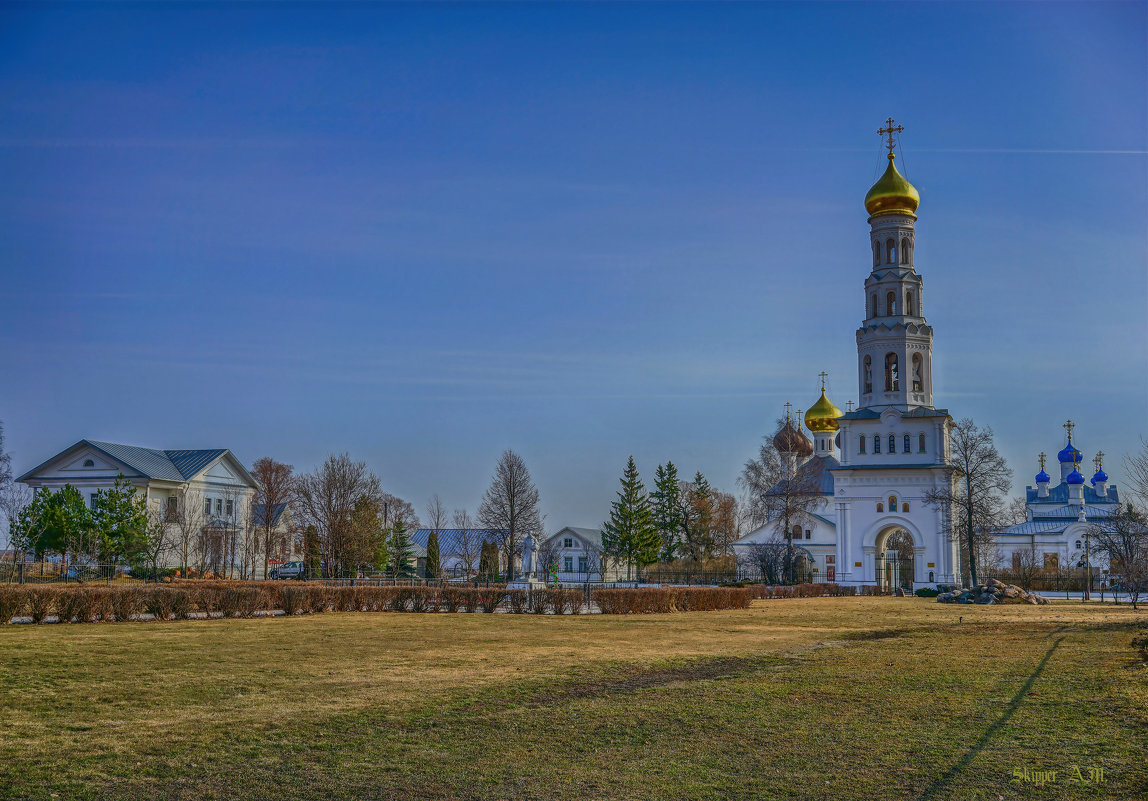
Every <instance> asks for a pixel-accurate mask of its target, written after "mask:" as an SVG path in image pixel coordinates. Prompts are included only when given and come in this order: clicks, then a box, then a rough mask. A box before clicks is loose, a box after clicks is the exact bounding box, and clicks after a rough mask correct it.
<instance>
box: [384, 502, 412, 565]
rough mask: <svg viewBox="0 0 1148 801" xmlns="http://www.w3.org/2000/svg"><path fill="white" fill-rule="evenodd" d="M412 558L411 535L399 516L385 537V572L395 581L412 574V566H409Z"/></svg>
mask: <svg viewBox="0 0 1148 801" xmlns="http://www.w3.org/2000/svg"><path fill="white" fill-rule="evenodd" d="M413 556H414V552H413V550H412V547H411V535H410V532H409V531H407V524H406V520H405V519H404V518H403V516H401V515H400V516H399V517H398V518H397V519H396V520H395V522H394V523H393V524H392V525H391V530H390V532H389V533H388V536H387V570H388V572H390V574H391V578H394V579H397V578H402V577H404V576H410V575H411V574H413V573H414V566H413V565H412V564H411V561H412V558H413Z"/></svg>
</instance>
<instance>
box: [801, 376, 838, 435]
mask: <svg viewBox="0 0 1148 801" xmlns="http://www.w3.org/2000/svg"><path fill="white" fill-rule="evenodd" d="M843 414H844V412H843V411H841V410H840V409H838V408H837V407H836V406H834V405H833V401H831V400H829V398H827V397H826V396H825V389H824V387H823V388H822V389H821V397H820V398H818V399H817V403H815V404H813V405H812V406H810V407H809V411H808V412H806V413H805V426H806V427H807V428H808V429H809V430H810V431H836V430H837V429H838V428H840V427H841V426H840V424H839V423H838V422H837V418H838V417H840V416H841V415H843Z"/></svg>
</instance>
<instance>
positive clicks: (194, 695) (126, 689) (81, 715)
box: [0, 598, 1148, 801]
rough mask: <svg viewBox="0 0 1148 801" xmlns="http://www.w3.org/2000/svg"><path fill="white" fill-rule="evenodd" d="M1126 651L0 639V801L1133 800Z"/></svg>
mask: <svg viewBox="0 0 1148 801" xmlns="http://www.w3.org/2000/svg"><path fill="white" fill-rule="evenodd" d="M1143 628H1148V613H1145V612H1140V613H1139V614H1134V613H1133V612H1132V610H1131V609H1130V608H1129V607H1128V606H1120V607H1113V606H1111V605H1108V606H1103V607H1101V606H1090V607H1087V608H1085V607H1083V606H1082V605H1081V604H1079V603H1067V602H1058V603H1054V604H1052V605H1049V606H1045V607H1032V606H1008V607H969V606H947V605H941V604H936V603H933V602H931V601H928V600H924V599H917V598H903V599H896V598H819V599H796V600H779V601H765V602H760V601H759V602H755V603H754V605H753V607H752V608H751V609H749V610H740V611H730V612H704V613H690V614H674V615H646V616H636V617H614V616H597V615H595V616H578V617H572V616H562V617H555V616H546V617H538V616H533V615H522V616H518V615H480V614H469V615H468V614H454V615H448V614H422V615H420V614H353V613H349V614H327V615H320V616H316V617H306V616H299V617H295V618H291V619H284V618H271V619H252V620H229V621H220V620H216V621H210V622H207V621H184V622H171V623H130V624H106V625H103V624H93V625H47V626H6V627H3V628H0V671H2V673H0V675H2V682H0V688H2V690H0V692H2V699H0V797H5V798H45V799H48V798H61V799H72V798H128V799H152V798H163V799H200V798H219V799H237V798H255V799H272V798H274V799H310V798H314V799H363V798H378V799H389V798H398V799H439V798H441V799H472V798H475V799H579V800H580V801H585V800H586V799H599V798H601V799H729V798H735V799H763V798H778V799H791V798H810V799H854V798H856V799H884V798H890V799H943V800H946V801H947V800H948V799H989V800H990V801H997V800H998V799H1002V798H1003V799H1013V798H1018V799H1020V798H1033V799H1070V798H1104V799H1109V798H1111V799H1137V798H1145V797H1148V760H1146V758H1145V754H1148V667H1146V665H1145V664H1144V657H1143V654H1140V653H1138V652H1137V651H1136V650H1134V649H1133V648H1132V647H1131V641H1132V639H1133V636H1134V635H1135V633H1136V631H1137V630H1138V629H1143ZM1074 768H1075V769H1074ZM1077 770H1078V771H1079V773H1077V772H1076V771H1077ZM1090 770H1091V773H1090ZM1025 771H1027V773H1026V772H1025ZM1052 771H1055V775H1049V774H1050V772H1052ZM1098 771H1103V774H1102V775H1101V774H1100V773H1099V772H1098ZM1018 773H1019V776H1020V778H1016V776H1017V775H1018ZM1039 779H1043V780H1044V781H1043V782H1041V781H1038V780H1039Z"/></svg>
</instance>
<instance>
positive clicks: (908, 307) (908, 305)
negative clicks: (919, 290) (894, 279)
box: [905, 289, 915, 317]
mask: <svg viewBox="0 0 1148 801" xmlns="http://www.w3.org/2000/svg"><path fill="white" fill-rule="evenodd" d="M905 314H907V315H909V316H910V317H912V316H913V315H914V314H915V312H914V311H913V290H911V289H910V290H909V291H908V292H906V293H905Z"/></svg>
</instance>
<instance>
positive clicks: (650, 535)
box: [602, 456, 662, 578]
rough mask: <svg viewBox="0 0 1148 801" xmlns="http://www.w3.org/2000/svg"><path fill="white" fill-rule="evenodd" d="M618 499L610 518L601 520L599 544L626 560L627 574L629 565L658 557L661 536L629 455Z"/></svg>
mask: <svg viewBox="0 0 1148 801" xmlns="http://www.w3.org/2000/svg"><path fill="white" fill-rule="evenodd" d="M621 483H622V489H621V490H620V491H619V492H618V500H616V501H614V502H613V503H612V504H611V505H610V519H609V520H608V521H607V522H605V523H603V524H602V547H603V550H605V551H606V552H607V553H608V554H609V555H610V556H613V557H615V558H618V559H624V560H626V577H627V578H631V577H632V572H631V571H632V568H633V566H634V565H635V564H637V566H638V568H639V569H641V568H642V567H644V566H646V565H648V564H652V563H653V562H656V561H657V560H658V551H659V549H660V546H661V542H662V541H661V538H660V537H659V536H658V530H657V528H655V526H654V518H653V514H652V512H651V511H650V497H649V496H648V495H647V494H646V488H645V486H644V485H643V484H642V479H641V478H640V477H639V475H638V467H637V465H636V464H634V457H633V456H631V457H630V459H629V461H628V462H627V463H626V469H625V471H624V472H623V473H622V478H621Z"/></svg>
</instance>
